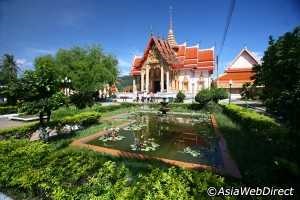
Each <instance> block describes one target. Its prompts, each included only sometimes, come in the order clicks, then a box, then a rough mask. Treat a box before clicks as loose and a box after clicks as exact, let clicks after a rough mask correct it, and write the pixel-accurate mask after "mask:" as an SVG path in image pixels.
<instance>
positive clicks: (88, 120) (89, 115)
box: [51, 112, 101, 126]
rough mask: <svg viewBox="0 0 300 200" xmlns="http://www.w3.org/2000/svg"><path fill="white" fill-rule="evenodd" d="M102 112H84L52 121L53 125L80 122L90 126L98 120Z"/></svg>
mask: <svg viewBox="0 0 300 200" xmlns="http://www.w3.org/2000/svg"><path fill="white" fill-rule="evenodd" d="M100 117H101V114H100V113H98V112H82V113H79V114H76V115H74V116H67V117H64V118H62V119H60V120H57V121H52V122H51V124H52V125H57V124H60V125H65V124H80V125H83V126H89V125H91V124H95V123H97V122H98V120H99V118H100Z"/></svg>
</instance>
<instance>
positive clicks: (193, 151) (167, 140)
mask: <svg viewBox="0 0 300 200" xmlns="http://www.w3.org/2000/svg"><path fill="white" fill-rule="evenodd" d="M128 120H129V124H128V125H127V126H126V127H123V128H112V129H109V130H108V133H107V134H105V135H103V136H101V137H99V138H97V139H95V140H93V141H91V142H89V144H92V145H97V146H102V147H106V148H112V149H118V150H123V151H128V152H135V153H142V154H145V155H148V156H152V157H160V158H166V159H171V160H178V161H183V162H189V163H197V164H206V165H210V166H214V167H217V168H221V167H222V161H221V156H220V151H219V146H218V139H217V137H216V135H215V134H214V131H213V128H212V126H211V121H210V117H209V115H208V114H206V113H201V114H200V115H199V114H198V115H193V116H190V115H173V114H172V115H159V114H145V113H134V114H131V115H129V116H128Z"/></svg>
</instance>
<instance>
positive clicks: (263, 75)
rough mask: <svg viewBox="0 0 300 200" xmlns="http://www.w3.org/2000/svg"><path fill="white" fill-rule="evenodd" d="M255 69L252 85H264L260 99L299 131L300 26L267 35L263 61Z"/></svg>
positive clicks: (271, 110) (271, 111) (272, 111)
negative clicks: (273, 34)
mask: <svg viewBox="0 0 300 200" xmlns="http://www.w3.org/2000/svg"><path fill="white" fill-rule="evenodd" d="M254 70H255V76H254V78H255V84H256V85H263V86H264V89H263V93H262V96H261V98H262V99H263V100H264V102H265V104H266V107H267V110H268V112H270V113H272V114H275V115H277V116H279V117H281V118H283V119H284V120H285V121H286V122H287V124H289V125H290V126H291V127H292V129H293V130H294V131H295V130H299V128H300V123H299V114H300V98H299V96H300V27H296V28H295V29H294V31H292V32H287V33H285V34H284V35H283V36H281V37H279V38H278V39H277V40H274V39H273V38H272V37H270V41H269V47H268V49H267V50H266V51H265V54H264V57H263V62H262V64H261V65H258V66H256V67H255V68H254ZM295 132H296V131H295Z"/></svg>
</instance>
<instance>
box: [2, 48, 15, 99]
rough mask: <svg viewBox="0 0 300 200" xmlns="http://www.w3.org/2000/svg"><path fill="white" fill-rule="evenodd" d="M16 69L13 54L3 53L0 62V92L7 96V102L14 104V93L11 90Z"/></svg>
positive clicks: (13, 85)
mask: <svg viewBox="0 0 300 200" xmlns="http://www.w3.org/2000/svg"><path fill="white" fill-rule="evenodd" d="M18 70H19V68H18V66H17V63H16V61H15V59H14V56H13V55H9V54H4V56H3V58H2V60H1V64H0V85H1V89H0V93H1V95H2V96H4V97H6V98H7V103H8V104H16V95H15V94H14V93H12V92H11V91H12V88H14V87H15V82H16V80H17V77H18Z"/></svg>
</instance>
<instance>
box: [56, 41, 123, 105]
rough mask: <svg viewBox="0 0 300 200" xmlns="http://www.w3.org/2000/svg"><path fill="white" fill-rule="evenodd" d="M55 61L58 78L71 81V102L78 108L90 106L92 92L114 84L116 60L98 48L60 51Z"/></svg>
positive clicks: (75, 48) (77, 48)
mask: <svg viewBox="0 0 300 200" xmlns="http://www.w3.org/2000/svg"><path fill="white" fill-rule="evenodd" d="M55 61H56V63H57V66H56V67H57V71H59V76H60V78H64V77H68V78H70V79H71V81H72V82H71V88H72V89H74V90H75V91H76V92H75V93H74V97H73V98H71V101H72V102H73V103H75V105H76V106H79V108H83V107H85V106H90V105H91V104H92V103H93V102H94V100H93V94H94V92H96V91H97V90H99V89H101V88H102V87H103V85H104V84H107V83H110V84H112V83H114V82H115V81H116V78H117V74H118V69H117V60H116V58H115V57H113V56H111V55H109V54H105V53H104V52H103V50H102V49H101V48H100V47H98V46H92V47H88V48H81V47H73V48H71V49H60V50H59V51H58V52H57V54H56V56H55Z"/></svg>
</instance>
